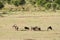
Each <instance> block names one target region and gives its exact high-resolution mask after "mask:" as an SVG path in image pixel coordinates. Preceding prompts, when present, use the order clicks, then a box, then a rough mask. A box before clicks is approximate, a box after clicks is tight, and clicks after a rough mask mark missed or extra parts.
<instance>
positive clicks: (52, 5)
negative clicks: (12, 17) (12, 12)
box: [0, 0, 60, 10]
mask: <svg viewBox="0 0 60 40" xmlns="http://www.w3.org/2000/svg"><path fill="white" fill-rule="evenodd" d="M6 3H8V4H13V5H15V6H16V7H18V6H24V5H27V4H31V5H33V6H37V7H44V8H46V9H53V10H60V0H0V9H2V8H3V7H4V6H5V4H6Z"/></svg>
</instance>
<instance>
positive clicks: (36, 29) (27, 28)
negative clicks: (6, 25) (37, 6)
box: [12, 24, 53, 31]
mask: <svg viewBox="0 0 60 40" xmlns="http://www.w3.org/2000/svg"><path fill="white" fill-rule="evenodd" d="M12 27H13V28H14V29H15V30H16V31H19V27H18V26H17V25H16V24H14V25H13V26H12ZM24 30H25V31H27V30H33V31H42V30H41V28H40V27H38V26H35V27H31V28H29V27H27V26H25V27H24ZM48 30H53V29H52V27H51V26H49V27H48V28H47V31H48Z"/></svg>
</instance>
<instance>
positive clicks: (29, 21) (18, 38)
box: [0, 11, 60, 40]
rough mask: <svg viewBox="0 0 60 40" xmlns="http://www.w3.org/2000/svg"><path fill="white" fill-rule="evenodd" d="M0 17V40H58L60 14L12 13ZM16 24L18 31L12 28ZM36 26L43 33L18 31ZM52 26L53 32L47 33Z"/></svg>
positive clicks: (59, 35) (59, 37) (59, 39)
mask: <svg viewBox="0 0 60 40" xmlns="http://www.w3.org/2000/svg"><path fill="white" fill-rule="evenodd" d="M3 16H4V17H0V40H60V12H47V11H46V12H23V11H21V12H13V14H4V15H3ZM14 24H17V26H18V27H19V31H16V30H15V29H14V28H12V26H13V25H14ZM25 26H27V27H34V26H38V27H40V28H41V29H42V30H44V31H31V30H29V31H20V30H21V29H23V27H25ZM49 26H52V28H53V30H51V31H50V30H49V31H47V27H49Z"/></svg>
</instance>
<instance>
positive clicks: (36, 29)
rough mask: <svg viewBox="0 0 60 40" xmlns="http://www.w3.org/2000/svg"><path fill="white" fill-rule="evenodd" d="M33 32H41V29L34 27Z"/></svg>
mask: <svg viewBox="0 0 60 40" xmlns="http://www.w3.org/2000/svg"><path fill="white" fill-rule="evenodd" d="M31 30H33V31H41V28H38V27H37V26H36V27H32V28H31Z"/></svg>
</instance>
